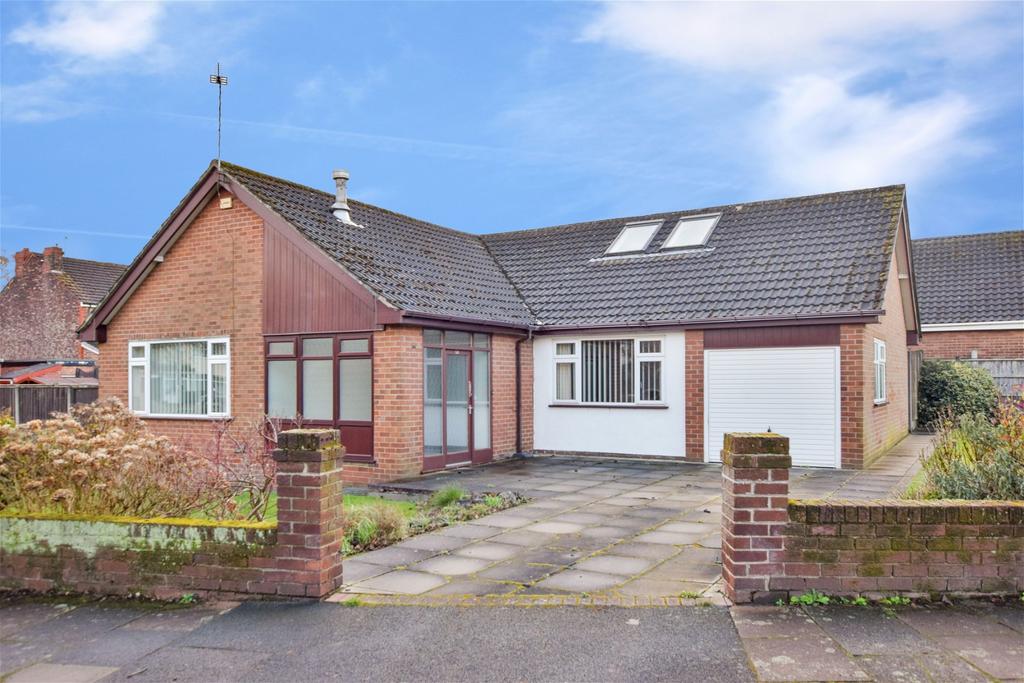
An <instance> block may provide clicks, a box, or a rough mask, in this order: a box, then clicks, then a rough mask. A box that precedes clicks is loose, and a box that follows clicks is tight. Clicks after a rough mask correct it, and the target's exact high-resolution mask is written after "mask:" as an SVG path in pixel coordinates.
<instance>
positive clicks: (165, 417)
mask: <svg viewBox="0 0 1024 683" xmlns="http://www.w3.org/2000/svg"><path fill="white" fill-rule="evenodd" d="M132 414H133V415H135V417H140V418H142V419H143V420H200V421H204V422H214V421H224V420H233V419H234V418H233V417H231V416H230V415H154V414H150V413H132Z"/></svg>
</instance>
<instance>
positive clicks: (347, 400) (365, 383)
mask: <svg viewBox="0 0 1024 683" xmlns="http://www.w3.org/2000/svg"><path fill="white" fill-rule="evenodd" d="M372 351H373V350H372V345H371V343H370V338H369V337H368V336H351V335H343V336H342V335H308V336H302V337H293V338H289V339H273V340H270V341H268V342H267V415H269V416H270V417H276V418H281V419H285V420H293V421H296V422H302V423H312V424H321V425H332V426H337V425H341V424H351V423H356V424H357V425H358V424H360V423H362V424H364V425H366V426H370V425H372V421H373V353H372ZM346 448H349V446H348V444H346Z"/></svg>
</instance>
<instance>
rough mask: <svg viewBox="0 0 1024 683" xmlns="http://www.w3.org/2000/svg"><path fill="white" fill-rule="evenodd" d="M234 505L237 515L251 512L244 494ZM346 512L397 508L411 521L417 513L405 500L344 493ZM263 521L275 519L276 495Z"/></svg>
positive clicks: (271, 497)
mask: <svg viewBox="0 0 1024 683" xmlns="http://www.w3.org/2000/svg"><path fill="white" fill-rule="evenodd" d="M235 503H236V504H237V505H238V515H239V516H240V517H242V518H243V519H244V518H247V517H248V516H249V513H250V512H251V511H252V507H251V506H250V505H249V496H248V494H246V493H239V494H238V495H237V496H235ZM343 505H344V508H345V509H346V510H351V511H355V510H358V509H360V508H366V507H368V506H371V505H387V506H393V507H395V508H397V509H398V510H399V511H400V512H401V513H402V515H403V516H404V517H407V518H409V519H412V518H413V517H414V516H415V515H416V512H417V506H416V503H412V502H410V501H406V500H392V499H391V498H380V497H378V496H365V495H356V494H349V493H346V494H345V497H344V501H343ZM264 519H265V520H266V521H268V522H272V521H274V520H276V519H277V494H276V493H271V494H270V500H269V501H268V503H267V514H266V515H265V516H264Z"/></svg>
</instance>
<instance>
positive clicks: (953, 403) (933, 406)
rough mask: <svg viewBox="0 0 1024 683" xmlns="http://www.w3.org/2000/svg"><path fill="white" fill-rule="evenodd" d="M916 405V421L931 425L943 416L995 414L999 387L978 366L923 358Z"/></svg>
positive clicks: (927, 425)
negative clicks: (924, 359)
mask: <svg viewBox="0 0 1024 683" xmlns="http://www.w3.org/2000/svg"><path fill="white" fill-rule="evenodd" d="M918 392H919V394H918V395H919V399H918V407H917V417H918V421H919V422H920V423H921V424H922V425H923V426H926V427H932V426H934V425H935V422H936V421H937V420H939V419H940V418H942V417H943V416H944V415H946V414H948V413H951V414H952V415H953V417H959V416H960V415H974V414H980V415H986V416H992V415H993V414H994V413H995V409H996V405H997V404H998V403H999V388H998V387H997V386H996V383H995V380H993V379H992V376H991V375H990V374H988V373H987V372H985V371H984V370H982V369H981V368H978V367H975V366H973V365H968V364H966V363H957V362H954V361H948V360H926V361H925V362H924V363H922V364H921V380H920V385H919V389H918Z"/></svg>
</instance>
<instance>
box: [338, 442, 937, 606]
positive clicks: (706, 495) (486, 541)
mask: <svg viewBox="0 0 1024 683" xmlns="http://www.w3.org/2000/svg"><path fill="white" fill-rule="evenodd" d="M928 442H929V440H928V438H927V437H919V436H911V437H908V438H907V439H905V440H904V441H903V442H902V443H901V444H900V445H899V446H898V447H897V448H896V449H894V450H893V451H892V452H891V453H890V454H888V455H887V456H886V457H885V458H883V459H882V460H880V461H878V462H877V463H875V465H874V466H873V467H871V468H869V469H867V470H863V471H859V472H858V471H842V470H811V469H800V468H797V469H794V470H793V471H792V473H791V477H792V482H793V483H792V486H791V494H790V495H791V496H793V497H801V498H827V497H842V498H846V499H855V500H867V499H873V498H883V497H886V496H888V495H890V494H891V493H892V492H893V491H896V490H898V489H901V488H902V487H903V486H905V485H906V483H907V481H908V480H909V477H910V476H911V475H912V473H913V471H914V469H915V465H916V463H917V456H918V455H919V454H920V452H921V449H922V448H924V447H925V446H926V445H927V444H928ZM452 484H457V485H459V486H461V487H462V488H465V489H468V490H470V491H474V492H481V491H502V490H515V491H520V492H522V493H524V494H526V495H527V496H529V497H531V498H532V499H533V500H532V502H530V503H528V504H526V505H522V506H520V507H517V508H514V509H511V510H506V511H503V512H499V513H495V514H493V515H489V516H487V517H483V518H481V519H478V520H474V521H472V522H467V523H464V524H459V525H455V526H452V527H448V528H445V529H442V530H439V531H436V532H432V533H429V534H422V535H420V536H415V537H413V538H410V539H408V540H406V541H403V542H401V543H398V544H396V545H393V546H390V547H388V548H383V549H381V550H375V551H373V552H369V553H363V554H361V555H356V556H353V557H352V558H350V559H346V560H345V563H344V572H343V573H344V578H345V582H346V583H345V585H344V587H343V588H342V590H341V591H340V592H339V594H337V595H336V596H334V597H333V598H332V599H333V600H348V599H351V598H352V596H354V595H359V596H362V597H361V599H363V600H371V601H375V602H387V603H396V602H397V603H401V604H408V603H413V604H419V603H436V602H444V603H449V602H466V603H473V602H478V601H479V598H480V596H500V599H499V598H497V597H495V598H492V599H491V601H500V602H504V603H509V604H516V603H520V602H523V603H534V602H537V601H541V602H549V603H555V604H564V603H566V602H577V601H579V600H580V598H581V597H583V598H584V599H586V600H587V601H588V602H596V603H602V604H618V605H650V604H679V603H680V602H681V601H682V602H683V603H684V604H686V603H687V602H712V603H722V602H723V600H724V599H723V597H722V595H721V593H720V591H719V590H718V588H719V581H720V574H721V564H720V548H721V535H720V515H721V498H720V493H721V471H720V468H719V467H718V466H717V465H695V464H686V463H679V462H661V461H638V460H624V459H615V458H574V457H543V458H528V459H521V460H514V461H510V462H503V463H497V464H494V465H491V466H487V467H481V468H476V469H468V470H461V471H454V472H447V473H442V474H438V475H432V476H428V477H423V478H420V479H417V480H414V481H411V482H407V483H405V484H401V485H391V486H389V487H388V488H392V489H400V490H408V491H432V490H437V489H440V488H443V487H445V486H449V485H452ZM394 596H399V597H398V598H396V597H394Z"/></svg>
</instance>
